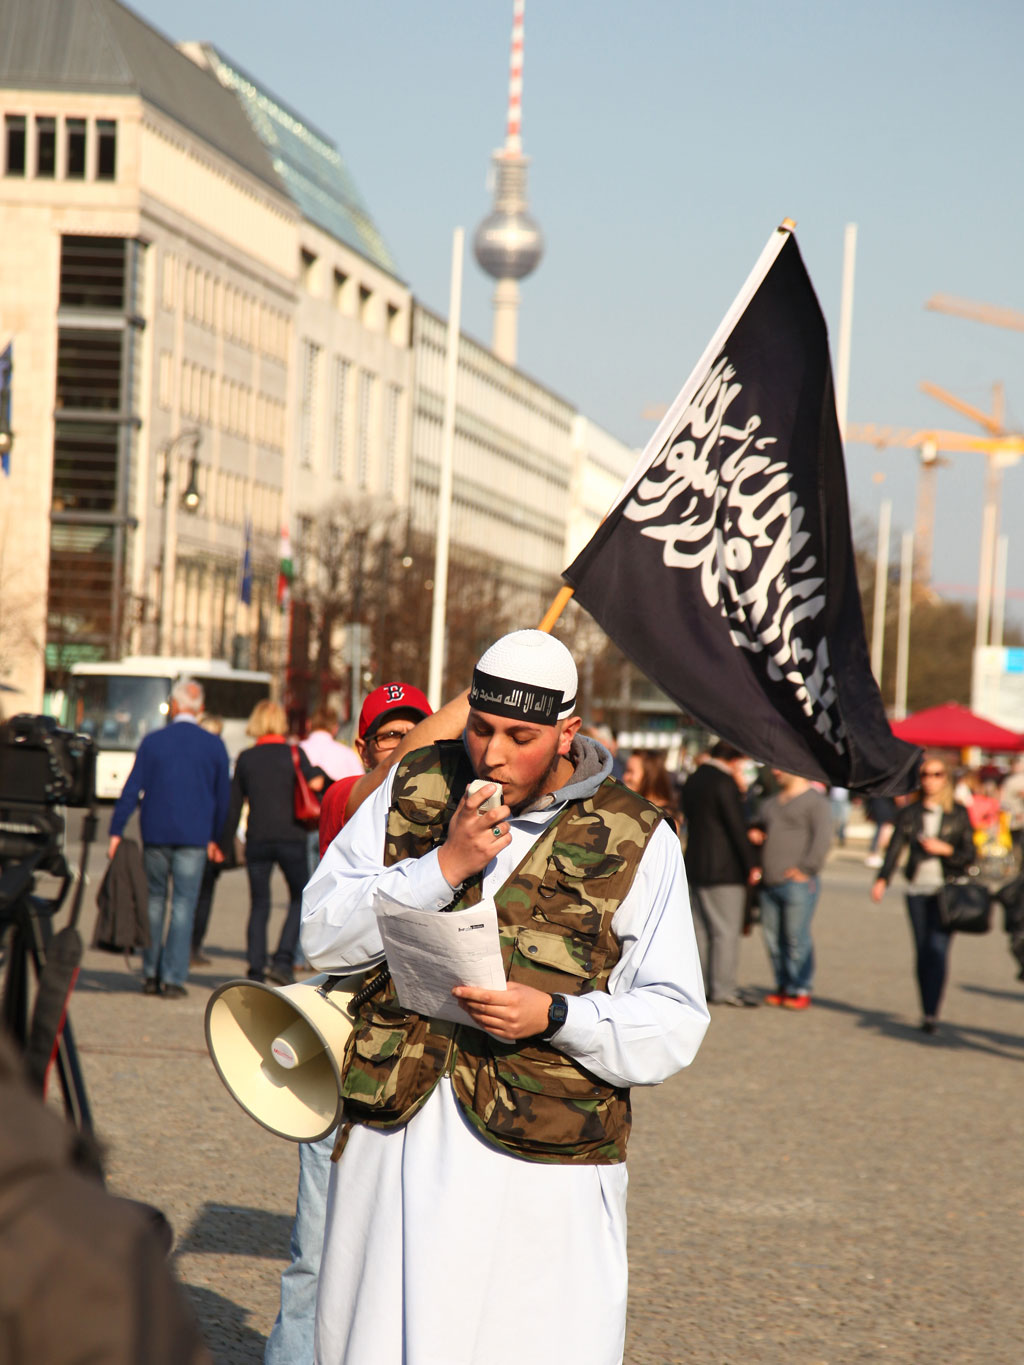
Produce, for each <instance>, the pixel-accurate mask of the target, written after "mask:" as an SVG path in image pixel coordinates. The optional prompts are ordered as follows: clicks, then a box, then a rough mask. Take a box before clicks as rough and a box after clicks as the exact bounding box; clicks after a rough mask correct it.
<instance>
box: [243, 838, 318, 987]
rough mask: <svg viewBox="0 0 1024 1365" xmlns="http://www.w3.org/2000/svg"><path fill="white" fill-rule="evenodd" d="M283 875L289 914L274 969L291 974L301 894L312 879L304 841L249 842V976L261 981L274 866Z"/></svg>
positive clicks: (247, 862)
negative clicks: (277, 968)
mask: <svg viewBox="0 0 1024 1365" xmlns="http://www.w3.org/2000/svg"><path fill="white" fill-rule="evenodd" d="M275 863H276V865H277V866H278V867H279V868H280V869H281V871H282V872H283V873H284V878H285V881H286V882H287V883H288V896H289V900H288V914H287V917H286V918H285V922H284V927H283V928H282V930H281V937H280V939H279V940H278V944H277V951H276V952H275V953H274V957H273V963H274V966H275V967H279V968H281V969H282V970H283V971H291V966H292V962H293V960H294V958H295V949H296V946H297V944H298V941H299V916H300V914H301V911H302V890H303V887H304V886H305V885H306V880H307V878H308V876H309V863H308V860H307V856H306V841H305V839H268V840H265V841H262V840H261V841H259V842H257V841H255V840H250V841H249V842H248V843H247V844H246V847H245V868H246V871H247V872H248V874H249V900H250V905H249V932H248V950H249V975H250V976H254V977H262V975H263V970H264V968H265V967H266V965H267V920H268V919H269V918H270V876H271V873H272V872H273V870H274V865H275Z"/></svg>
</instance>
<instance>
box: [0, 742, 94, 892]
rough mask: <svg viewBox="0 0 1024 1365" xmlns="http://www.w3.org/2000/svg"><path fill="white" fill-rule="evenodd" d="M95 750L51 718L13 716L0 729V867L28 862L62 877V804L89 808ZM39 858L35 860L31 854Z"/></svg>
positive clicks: (90, 743)
mask: <svg viewBox="0 0 1024 1365" xmlns="http://www.w3.org/2000/svg"><path fill="white" fill-rule="evenodd" d="M95 786H96V748H95V746H94V744H93V742H92V740H91V739H90V738H89V737H88V736H87V735H76V734H72V732H71V731H70V730H62V729H60V728H59V726H58V725H57V722H56V721H55V720H54V719H53V718H52V717H51V716H30V715H19V716H14V717H13V718H12V719H11V720H9V721H7V722H6V724H3V725H0V868H2V867H4V866H6V865H7V864H9V863H12V862H19V861H21V860H23V859H26V858H32V859H33V861H34V862H35V864H36V866H37V867H38V868H39V869H40V870H41V871H52V872H54V873H56V874H57V875H58V876H60V875H62V873H63V865H64V864H63V853H62V852H61V846H62V844H63V839H64V816H63V814H62V812H61V808H62V807H64V806H91V805H92V803H93V799H94V790H95ZM37 854H41V855H42V856H41V857H40V858H38V859H37V858H36V857H35V855H37Z"/></svg>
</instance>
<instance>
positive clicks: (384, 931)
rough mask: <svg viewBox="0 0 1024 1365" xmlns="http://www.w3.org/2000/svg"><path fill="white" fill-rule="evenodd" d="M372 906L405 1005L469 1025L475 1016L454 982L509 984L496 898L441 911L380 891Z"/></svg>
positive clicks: (489, 985)
mask: <svg viewBox="0 0 1024 1365" xmlns="http://www.w3.org/2000/svg"><path fill="white" fill-rule="evenodd" d="M373 909H374V912H375V914H376V916H377V926H378V928H379V929H380V936H381V939H382V940H383V942H384V953H385V956H386V957H387V960H388V966H389V967H390V968H391V976H392V979H393V980H394V983H395V990H396V992H397V994H398V1002H399V1004H400V1005H401V1006H402V1008H403V1009H407V1010H415V1011H416V1013H417V1014H425V1015H428V1016H430V1017H431V1018H433V1019H447V1020H449V1021H450V1022H452V1023H455V1024H467V1023H472V1022H473V1021H472V1019H471V1018H470V1016H469V1015H468V1014H467V1013H466V1011H465V1010H464V1009H463V1008H462V1006H461V1005H460V1004H459V1003H458V1002H457V1001H456V1000H455V998H454V996H453V995H452V988H453V987H454V986H481V987H483V988H484V989H485V990H492V991H503V990H504V989H505V967H504V964H503V963H502V960H501V946H500V944H499V942H498V912H497V910H496V909H495V907H494V902H493V900H484V901H482V902H481V903H480V905H474V906H473V908H472V909H470V910H453V911H452V912H451V913H448V914H442V913H438V912H437V911H431V910H411V909H410V908H409V907H408V906H405V905H399V904H398V902H397V901H395V900H392V898H391V897H390V896H388V895H385V894H384V893H383V892H381V891H378V892H377V894H376V895H375V897H374V903H373Z"/></svg>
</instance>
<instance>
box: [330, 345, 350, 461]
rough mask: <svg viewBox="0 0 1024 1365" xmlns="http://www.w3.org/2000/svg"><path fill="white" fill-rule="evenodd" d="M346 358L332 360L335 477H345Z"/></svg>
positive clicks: (346, 441) (346, 452)
mask: <svg viewBox="0 0 1024 1365" xmlns="http://www.w3.org/2000/svg"><path fill="white" fill-rule="evenodd" d="M351 369H352V366H351V365H350V364H349V362H348V361H347V360H340V359H339V360H336V361H335V362H334V440H333V442H332V446H331V473H332V474H333V475H334V477H335V478H336V479H343V478H344V477H345V464H346V461H347V457H348V437H347V430H346V424H345V416H346V412H347V410H348V384H349V378H348V377H349V371H350V370H351Z"/></svg>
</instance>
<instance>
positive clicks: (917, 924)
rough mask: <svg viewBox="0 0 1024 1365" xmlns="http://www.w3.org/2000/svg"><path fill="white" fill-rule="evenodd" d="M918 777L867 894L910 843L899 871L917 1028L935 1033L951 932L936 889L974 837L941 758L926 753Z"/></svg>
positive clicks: (964, 859) (882, 882) (874, 894)
mask: <svg viewBox="0 0 1024 1365" xmlns="http://www.w3.org/2000/svg"><path fill="white" fill-rule="evenodd" d="M918 778H919V781H920V787H919V789H918V792H917V795H916V796H914V797H912V798H911V799H910V801H909V802H908V803H907V804H906V805H905V806H903V807H902V809H901V810H900V811H899V813H898V815H897V817H896V827H895V829H894V830H893V834H892V838H891V839H890V840H889V847H888V848H887V849H886V851H885V861H884V862H883V863H882V868H881V871H880V872H879V874H878V877H877V879H876V880H875V883H874V885H873V886H872V888H871V899H872V900H873V901H875V902H878V901H880V900H881V899H882V896H883V895H884V894H885V888H886V887H887V886H888V884H889V882H890V880H891V878H892V874H893V871H894V870H895V867H896V863H897V862H898V861H899V857H900V854H901V853H902V852H903V850H904V848H907V847H909V850H910V851H909V853H908V855H907V861H906V865H905V867H904V869H903V872H904V876H905V877H906V879H907V881H908V882H909V884H910V886H909V889H908V891H907V913H908V915H909V917H910V929H911V933H912V934H913V938H914V952H915V960H916V967H917V986H918V991H919V992H920V996H921V1010H922V1014H923V1018H922V1020H921V1028H922V1030H923V1031H924V1032H925V1033H934V1032H935V1029H936V1023H937V1020H938V1014H939V1002H940V1001H941V1000H942V992H943V990H944V989H945V986H946V970H947V963H948V959H949V939H950V932H951V931H950V930H949V929H948V928H947V927H946V925H945V923H944V922H943V919H942V915H941V913H940V906H939V895H940V892H941V891H942V890H943V887H944V886H946V885H947V884H948V883H949V882H951V881H952V880H953V879H954V878H956V877H958V876H962V875H963V874H964V873H965V872H966V871H967V869H968V868H969V867H970V865H971V863H972V862H973V861H974V839H973V835H972V830H971V819H970V815H969V814H968V812H967V808H966V807H965V806H961V805H960V804H959V802H957V801H954V799H953V784H952V782H951V781H950V777H949V772H948V770H947V768H946V764H945V763H944V762H943V760H942V759H940V758H934V757H931V756H926V757H925V758H924V759H923V760H922V763H921V768H920V771H919V773H918Z"/></svg>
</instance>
